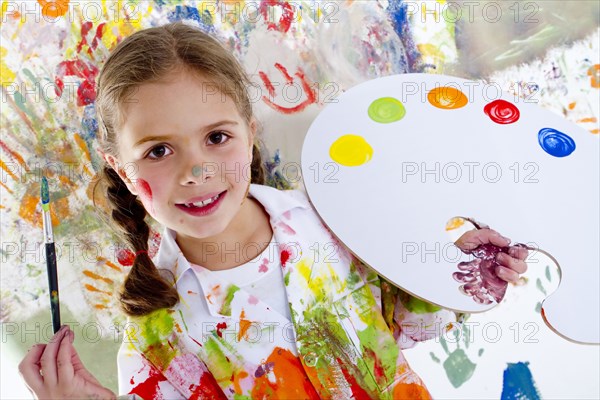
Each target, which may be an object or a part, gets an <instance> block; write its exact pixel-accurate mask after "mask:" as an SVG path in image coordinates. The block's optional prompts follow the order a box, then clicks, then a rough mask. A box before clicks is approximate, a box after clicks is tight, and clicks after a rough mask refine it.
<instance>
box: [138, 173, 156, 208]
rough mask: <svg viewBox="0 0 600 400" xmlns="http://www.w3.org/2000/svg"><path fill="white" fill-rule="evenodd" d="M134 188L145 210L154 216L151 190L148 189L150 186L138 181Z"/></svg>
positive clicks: (141, 180)
mask: <svg viewBox="0 0 600 400" xmlns="http://www.w3.org/2000/svg"><path fill="white" fill-rule="evenodd" d="M135 187H136V189H137V191H138V193H139V196H140V199H141V200H142V203H143V204H144V207H146V210H149V211H150V212H151V213H152V214H154V206H153V205H152V189H151V188H150V184H149V183H148V182H147V181H145V180H143V179H138V180H137V182H136V184H135Z"/></svg>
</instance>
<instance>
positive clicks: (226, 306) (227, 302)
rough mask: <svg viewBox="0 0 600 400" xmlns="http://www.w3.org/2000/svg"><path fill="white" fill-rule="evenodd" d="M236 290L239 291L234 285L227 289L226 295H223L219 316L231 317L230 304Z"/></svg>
mask: <svg viewBox="0 0 600 400" xmlns="http://www.w3.org/2000/svg"><path fill="white" fill-rule="evenodd" d="M238 290H240V288H239V287H237V286H235V285H231V286H229V287H228V288H227V294H226V295H225V300H224V301H223V306H222V307H221V310H219V313H220V314H223V315H229V316H230V315H231V302H232V301H233V296H234V295H235V292H237V291H238Z"/></svg>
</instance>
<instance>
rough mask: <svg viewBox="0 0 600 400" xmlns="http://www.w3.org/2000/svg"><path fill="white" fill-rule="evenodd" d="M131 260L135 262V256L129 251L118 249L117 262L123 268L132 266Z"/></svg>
mask: <svg viewBox="0 0 600 400" xmlns="http://www.w3.org/2000/svg"><path fill="white" fill-rule="evenodd" d="M133 260H135V254H133V252H132V251H131V250H129V249H119V250H117V261H119V264H121V265H122V266H124V267H129V266H131V265H133Z"/></svg>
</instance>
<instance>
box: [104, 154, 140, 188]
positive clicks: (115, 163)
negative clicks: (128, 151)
mask: <svg viewBox="0 0 600 400" xmlns="http://www.w3.org/2000/svg"><path fill="white" fill-rule="evenodd" d="M104 160H106V162H107V163H108V165H110V167H111V168H112V169H114V170H115V171H117V174H118V175H119V178H121V180H122V181H123V183H124V184H125V186H127V189H128V190H129V191H130V192H131V194H132V195H134V196H137V195H138V193H137V190H136V189H135V185H134V184H133V182H132V181H131V179H129V177H128V176H127V174H126V172H125V169H123V164H122V163H121V162H120V161H119V160H118V159H117V158H116V157H114V156H112V155H110V154H104Z"/></svg>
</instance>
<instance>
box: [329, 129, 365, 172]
mask: <svg viewBox="0 0 600 400" xmlns="http://www.w3.org/2000/svg"><path fill="white" fill-rule="evenodd" d="M329 156H330V157H331V159H332V160H333V161H335V162H337V163H338V164H341V165H345V166H348V167H356V166H359V165H362V164H364V163H366V162H368V161H369V160H370V159H371V157H373V148H372V147H371V145H370V144H369V143H368V142H367V141H366V140H365V139H364V138H363V137H362V136H359V135H344V136H340V137H339V138H338V139H337V140H336V141H335V142H333V144H332V145H331V147H330V148H329Z"/></svg>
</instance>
